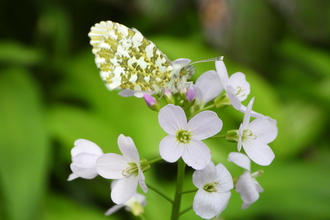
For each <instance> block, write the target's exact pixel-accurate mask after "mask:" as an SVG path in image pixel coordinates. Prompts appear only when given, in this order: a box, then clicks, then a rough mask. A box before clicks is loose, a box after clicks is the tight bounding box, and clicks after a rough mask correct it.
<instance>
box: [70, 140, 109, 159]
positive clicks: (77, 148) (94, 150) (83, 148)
mask: <svg viewBox="0 0 330 220" xmlns="http://www.w3.org/2000/svg"><path fill="white" fill-rule="evenodd" d="M80 153H90V154H95V155H99V156H101V155H102V154H103V151H102V149H101V148H100V147H99V146H98V145H97V144H95V143H93V142H91V141H89V140H85V139H78V140H76V141H75V142H74V148H72V150H71V155H72V157H74V156H76V155H77V154H80Z"/></svg>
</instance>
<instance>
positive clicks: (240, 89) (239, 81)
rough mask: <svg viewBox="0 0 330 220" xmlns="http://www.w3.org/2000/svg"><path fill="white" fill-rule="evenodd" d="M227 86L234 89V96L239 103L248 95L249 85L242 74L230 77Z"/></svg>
mask: <svg viewBox="0 0 330 220" xmlns="http://www.w3.org/2000/svg"><path fill="white" fill-rule="evenodd" d="M229 84H230V85H232V86H233V87H234V88H235V91H236V92H235V94H236V96H237V98H238V99H239V100H240V101H244V100H245V99H246V98H247V96H248V95H249V94H250V83H248V82H247V81H246V78H245V75H244V73H241V72H237V73H234V74H233V75H231V76H230V77H229Z"/></svg>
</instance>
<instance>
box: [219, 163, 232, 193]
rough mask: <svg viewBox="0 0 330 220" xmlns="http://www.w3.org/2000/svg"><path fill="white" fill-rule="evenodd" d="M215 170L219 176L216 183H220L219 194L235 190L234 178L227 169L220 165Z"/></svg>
mask: <svg viewBox="0 0 330 220" xmlns="http://www.w3.org/2000/svg"><path fill="white" fill-rule="evenodd" d="M215 168H216V175H217V179H216V180H215V181H216V182H218V185H217V190H218V192H220V193H222V192H227V191H229V190H231V189H232V188H234V184H233V178H232V176H231V174H230V173H229V171H228V170H227V168H226V167H225V166H224V165H223V164H221V163H219V164H218V165H217V166H216V167H215Z"/></svg>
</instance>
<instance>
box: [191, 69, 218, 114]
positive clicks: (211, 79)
mask: <svg viewBox="0 0 330 220" xmlns="http://www.w3.org/2000/svg"><path fill="white" fill-rule="evenodd" d="M193 87H194V89H195V94H196V95H195V99H196V104H197V105H199V106H200V108H203V107H204V106H205V104H206V103H208V102H209V101H211V100H212V99H214V98H216V97H217V96H218V95H220V93H221V92H222V91H223V86H222V84H221V81H220V77H219V75H218V74H217V72H216V71H214V70H210V71H207V72H205V73H203V74H202V75H201V76H200V77H199V78H198V79H197V80H196V83H195V84H194V85H193Z"/></svg>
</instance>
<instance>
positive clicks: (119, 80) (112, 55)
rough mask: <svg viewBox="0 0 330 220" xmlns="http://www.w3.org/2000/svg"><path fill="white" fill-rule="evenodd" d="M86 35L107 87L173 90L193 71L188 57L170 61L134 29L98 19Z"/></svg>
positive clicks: (156, 90) (147, 91)
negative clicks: (98, 21)
mask: <svg viewBox="0 0 330 220" xmlns="http://www.w3.org/2000/svg"><path fill="white" fill-rule="evenodd" d="M88 36H89V37H90V39H91V40H90V44H91V45H92V46H93V50H92V52H93V54H94V55H95V63H96V66H97V67H98V69H99V71H100V75H101V78H102V80H103V81H104V82H105V84H106V86H107V88H108V89H109V90H115V89H122V90H129V91H131V92H133V93H134V92H142V94H143V93H144V92H145V93H149V94H160V93H162V92H163V91H164V89H165V88H168V89H169V90H170V91H171V92H172V93H176V92H178V91H179V90H180V89H181V88H184V87H185V86H186V83H187V80H188V79H189V78H190V77H191V76H192V75H193V74H194V72H195V68H194V67H193V66H192V65H191V64H189V63H190V60H189V59H178V60H175V61H173V62H172V61H171V60H170V59H169V58H168V57H167V56H166V55H165V54H164V53H163V52H162V51H160V50H159V49H158V48H157V47H156V45H155V44H154V43H152V42H151V41H150V40H148V39H146V38H145V37H144V36H143V35H142V34H141V33H140V32H139V31H138V30H136V29H135V28H128V27H126V26H124V25H122V24H119V23H116V22H112V21H102V22H100V23H97V24H95V25H94V26H93V27H92V28H91V31H90V32H89V34H88Z"/></svg>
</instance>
